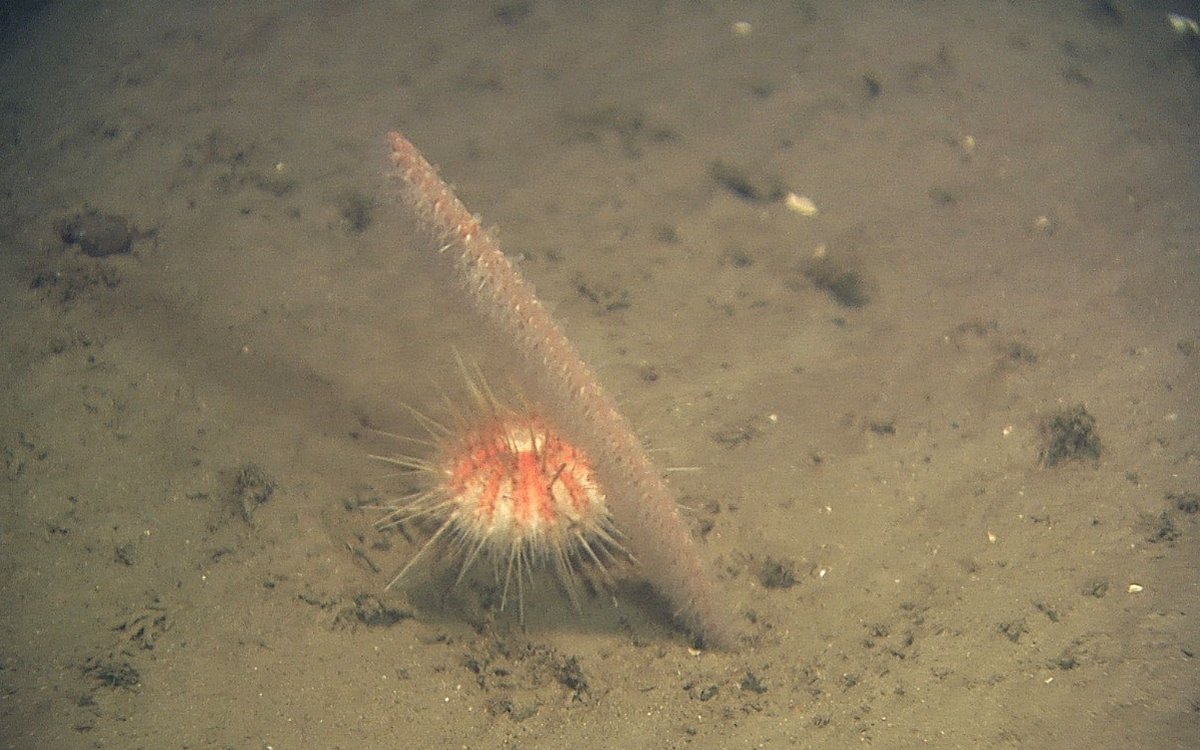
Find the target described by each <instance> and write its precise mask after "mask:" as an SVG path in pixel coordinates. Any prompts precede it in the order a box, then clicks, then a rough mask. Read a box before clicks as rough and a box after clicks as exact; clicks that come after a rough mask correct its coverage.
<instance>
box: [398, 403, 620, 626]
mask: <svg viewBox="0 0 1200 750" xmlns="http://www.w3.org/2000/svg"><path fill="white" fill-rule="evenodd" d="M489 411H490V412H491V415H490V416H488V417H486V418H484V419H481V420H478V421H477V423H476V424H474V425H463V426H462V427H460V429H457V430H454V431H453V434H451V431H450V430H446V429H444V428H442V427H441V426H440V425H435V426H434V427H431V431H433V432H435V433H436V435H437V437H438V442H439V447H438V451H437V456H436V457H435V458H433V459H432V460H431V461H429V462H425V461H420V460H416V459H407V458H399V459H385V460H388V461H390V462H392V463H396V464H399V465H402V466H405V467H408V468H412V469H415V470H417V471H418V472H420V473H421V474H424V475H425V476H424V480H425V483H426V484H427V485H428V486H427V487H425V488H424V489H423V490H421V491H420V492H419V493H418V494H416V495H415V496H413V497H410V498H409V499H408V500H407V501H406V502H404V503H403V504H402V505H401V506H399V507H397V508H396V509H395V510H393V512H392V513H391V514H390V515H389V516H388V517H387V518H385V519H384V521H383V522H382V523H381V526H392V525H396V524H399V523H402V522H404V521H406V520H409V519H427V520H431V521H432V522H433V523H434V524H437V530H436V531H435V532H434V534H433V535H432V537H431V538H430V539H429V541H427V542H426V543H425V546H424V547H422V548H421V550H420V551H419V552H418V553H417V555H416V556H414V557H413V559H412V560H410V561H409V563H408V564H407V565H406V566H405V567H404V569H403V570H401V571H400V573H399V575H397V576H396V578H395V579H393V581H392V584H394V583H395V582H396V581H398V580H400V578H402V577H403V576H404V575H405V573H407V572H408V570H409V569H410V568H411V567H412V565H413V563H414V562H416V560H417V559H418V558H420V556H421V555H422V554H423V553H424V552H425V550H427V549H429V548H430V547H431V546H433V545H435V544H439V543H440V544H444V545H447V546H448V547H449V548H450V551H451V554H452V555H454V556H457V557H461V559H462V562H461V568H460V572H459V580H461V579H462V578H463V576H465V575H466V574H467V572H468V571H469V570H470V569H471V567H472V565H473V563H474V562H475V561H476V559H478V558H479V557H483V558H484V559H485V560H487V561H490V562H491V564H492V566H493V567H494V569H495V571H496V576H497V578H498V579H500V580H502V581H503V594H502V596H501V604H500V606H501V609H503V608H504V607H505V605H506V604H507V600H508V594H509V591H510V589H511V587H512V586H513V585H514V584H515V586H516V593H517V601H518V605H519V607H520V610H521V619H522V620H524V586H525V583H526V581H527V580H529V579H530V578H531V576H532V573H533V571H534V570H535V569H537V568H540V567H545V566H546V565H547V564H549V565H550V566H552V567H553V568H554V571H555V573H556V574H557V575H558V578H559V580H560V581H561V582H562V584H563V587H564V588H565V589H566V590H567V593H568V594H569V595H570V597H571V599H572V601H573V602H574V603H575V604H576V606H578V603H579V599H578V589H579V587H578V584H577V577H578V574H579V573H580V571H581V570H583V571H586V573H587V578H588V580H592V579H593V578H595V577H599V578H600V579H601V580H602V582H604V583H606V584H609V583H611V577H610V575H609V572H608V571H609V568H610V567H611V566H612V565H613V564H614V563H616V562H618V561H619V560H620V559H622V558H627V553H625V551H624V548H623V547H622V546H621V544H620V542H619V540H618V534H617V532H616V529H615V528H614V527H613V524H612V519H611V517H610V516H609V512H608V507H607V505H606V503H605V498H604V493H603V492H601V490H600V488H599V486H598V485H597V483H596V480H595V478H594V477H593V475H592V468H591V465H590V462H589V461H588V459H587V457H586V456H585V455H584V454H583V453H582V452H581V451H579V450H577V449H576V448H574V447H573V446H571V445H570V444H569V443H567V442H566V441H565V440H564V439H563V438H562V437H561V436H559V435H558V434H557V433H556V432H554V431H553V430H552V429H551V428H550V427H549V426H548V425H547V424H546V422H545V421H544V420H543V419H541V418H540V417H538V416H534V415H526V414H518V413H516V412H511V411H508V410H505V409H502V408H500V407H498V406H495V405H492V407H491V408H490V409H489Z"/></svg>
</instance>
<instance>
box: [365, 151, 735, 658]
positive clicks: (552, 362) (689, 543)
mask: <svg viewBox="0 0 1200 750" xmlns="http://www.w3.org/2000/svg"><path fill="white" fill-rule="evenodd" d="M388 138H389V140H390V142H391V147H392V161H393V162H394V163H395V165H396V167H397V168H398V169H399V172H400V177H401V178H402V179H403V181H404V186H405V194H406V197H407V200H408V202H409V203H410V204H411V205H412V206H413V208H414V210H415V211H416V212H417V214H418V215H419V216H420V217H421V218H422V219H423V220H424V221H426V222H427V223H428V224H429V225H430V226H431V227H432V229H433V230H434V232H435V233H436V234H437V236H438V237H439V239H440V242H441V243H442V244H441V246H440V248H439V251H438V254H439V256H441V257H443V258H445V259H446V260H447V261H449V262H450V263H451V264H452V266H453V272H454V277H455V278H456V279H457V280H458V282H459V283H460V284H461V286H462V288H463V291H464V292H465V293H466V295H467V296H468V298H469V300H470V302H471V303H472V305H473V306H474V308H475V309H476V310H477V311H478V312H479V313H480V315H482V316H483V317H484V318H486V319H487V320H489V321H491V322H492V323H493V324H494V325H495V326H496V327H497V328H498V329H499V331H500V332H501V333H502V334H503V335H504V336H505V338H507V339H508V340H510V341H511V344H512V346H513V347H514V349H515V350H516V351H517V352H518V354H519V355H520V356H521V358H522V360H523V361H524V362H525V365H526V367H527V369H528V374H529V378H530V380H531V381H532V382H531V385H532V386H533V387H534V394H533V395H535V396H536V397H537V399H538V401H539V402H540V403H541V405H542V408H543V409H544V410H545V412H546V416H547V417H548V418H549V419H551V420H553V422H554V423H555V424H556V425H557V427H558V429H559V430H561V431H562V432H563V433H564V434H565V435H566V436H567V437H568V439H569V440H571V441H572V442H573V443H574V444H575V445H577V446H579V447H581V448H582V449H583V450H584V451H586V452H587V454H588V455H589V456H591V458H592V462H593V464H594V469H595V473H596V476H597V478H598V479H599V481H600V483H601V484H602V485H603V487H604V491H605V493H606V494H607V495H608V497H609V506H610V510H611V513H612V517H613V521H614V522H615V523H616V526H617V528H618V529H619V530H620V531H621V532H622V533H623V534H624V537H625V540H626V543H627V546H628V548H629V551H630V552H631V553H632V554H633V556H634V557H635V558H636V559H637V560H638V562H639V563H640V565H641V566H642V569H643V570H644V571H645V574H646V577H647V578H648V579H649V581H650V582H651V583H652V584H654V586H655V587H656V588H657V589H658V590H659V592H660V593H662V594H663V595H664V596H666V598H667V599H668V600H669V601H670V602H671V603H672V604H673V605H674V607H675V608H676V616H677V617H678V618H679V619H680V621H681V622H682V623H683V624H684V625H685V627H687V628H688V629H689V630H691V632H693V633H694V634H695V635H696V636H697V637H698V638H699V639H700V640H701V641H702V642H703V643H705V644H708V645H712V646H718V647H731V646H732V645H733V644H734V634H735V630H734V626H733V618H732V615H731V611H730V609H729V608H728V607H727V606H726V605H725V604H724V603H723V602H722V601H721V599H720V597H719V596H718V592H717V589H716V584H715V582H714V580H713V577H712V576H711V575H710V573H709V572H708V571H707V570H706V569H705V565H704V563H703V561H702V560H701V558H700V555H699V553H698V551H697V549H696V545H695V543H694V542H693V540H692V537H691V535H690V534H689V533H688V530H687V527H686V525H685V524H684V522H683V519H682V518H681V517H680V515H679V509H678V506H677V505H676V503H675V498H674V496H673V495H672V493H671V491H670V489H669V488H668V487H667V485H666V483H665V482H664V481H663V479H662V477H661V476H660V475H659V473H658V472H657V471H656V470H655V468H654V466H653V465H652V464H651V463H650V460H649V458H648V457H647V455H646V451H645V449H644V448H643V447H642V444H641V441H640V440H639V439H638V437H637V435H636V434H634V432H633V429H632V427H631V426H630V424H629V422H628V420H626V419H625V417H624V416H623V415H622V414H621V413H620V412H619V411H618V410H617V406H616V402H615V401H614V400H613V398H612V397H611V396H609V394H608V392H607V391H605V390H604V388H602V387H601V386H600V383H599V382H598V381H597V380H596V378H595V376H593V375H592V373H591V371H590V370H589V369H588V367H587V365H585V364H584V362H583V360H582V359H581V358H580V356H579V354H578V353H577V352H576V351H575V347H574V346H572V345H571V342H570V341H568V340H567V337H566V335H565V334H563V332H562V330H561V329H560V328H559V327H558V325H557V324H556V323H555V322H554V320H553V319H552V318H551V317H550V315H549V313H547V312H546V310H545V308H543V307H542V304H541V303H540V302H539V301H538V299H537V297H536V296H535V295H534V291H533V286H532V285H531V284H530V283H529V282H527V281H526V280H525V279H524V278H522V277H521V276H520V275H519V274H518V273H517V271H516V269H515V268H513V266H512V264H511V263H510V262H509V261H508V258H507V257H505V255H504V253H503V252H502V251H501V250H500V248H499V246H498V245H497V244H496V242H495V241H494V240H493V239H492V238H491V236H490V235H489V234H488V232H487V231H486V230H484V229H483V228H482V226H481V225H480V220H479V218H478V217H476V216H474V215H472V214H471V212H470V211H468V210H467V208H466V207H465V206H464V205H463V204H462V202H461V201H459V200H458V198H457V197H456V196H455V195H454V193H453V191H452V190H451V189H450V187H449V186H448V185H447V184H446V183H445V182H444V181H442V179H441V178H440V177H439V176H438V174H437V171H436V170H435V169H434V168H433V167H432V166H431V165H430V164H429V162H428V161H426V160H425V157H423V156H422V155H421V153H420V152H419V151H417V149H416V147H415V146H413V144H412V143H410V142H409V141H408V139H406V138H405V137H404V136H402V135H400V134H399V133H390V134H389V136H388Z"/></svg>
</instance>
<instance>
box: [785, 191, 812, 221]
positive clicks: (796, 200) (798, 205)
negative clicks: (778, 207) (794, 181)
mask: <svg viewBox="0 0 1200 750" xmlns="http://www.w3.org/2000/svg"><path fill="white" fill-rule="evenodd" d="M784 203H786V204H787V207H788V208H789V209H791V210H792V211H795V212H796V213H798V214H800V215H801V216H816V215H817V213H818V209H817V204H816V203H813V202H812V198H809V197H808V196H805V195H796V194H795V193H788V194H787V198H785V199H784Z"/></svg>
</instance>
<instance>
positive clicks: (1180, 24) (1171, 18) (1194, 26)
mask: <svg viewBox="0 0 1200 750" xmlns="http://www.w3.org/2000/svg"><path fill="white" fill-rule="evenodd" d="M1167 23H1169V24H1171V29H1172V30H1173V31H1174V32H1175V33H1176V34H1191V35H1192V36H1200V23H1196V21H1195V20H1194V19H1191V18H1188V17H1187V16H1181V15H1179V14H1178V13H1168V14H1167Z"/></svg>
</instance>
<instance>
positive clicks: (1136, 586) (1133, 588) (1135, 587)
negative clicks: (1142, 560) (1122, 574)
mask: <svg viewBox="0 0 1200 750" xmlns="http://www.w3.org/2000/svg"><path fill="white" fill-rule="evenodd" d="M1144 590H1145V589H1144V588H1142V585H1141V584H1140V583H1131V584H1129V593H1131V594H1140V593H1142V591H1144Z"/></svg>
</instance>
